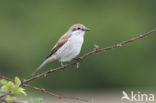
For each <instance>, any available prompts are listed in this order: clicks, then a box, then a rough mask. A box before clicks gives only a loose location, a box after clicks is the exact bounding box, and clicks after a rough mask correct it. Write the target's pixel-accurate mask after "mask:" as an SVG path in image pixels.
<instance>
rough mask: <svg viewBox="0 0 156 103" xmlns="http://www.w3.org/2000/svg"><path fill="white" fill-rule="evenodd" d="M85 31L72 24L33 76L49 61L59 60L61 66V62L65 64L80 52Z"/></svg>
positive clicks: (82, 26) (80, 26) (85, 29)
mask: <svg viewBox="0 0 156 103" xmlns="http://www.w3.org/2000/svg"><path fill="white" fill-rule="evenodd" d="M86 31H88V28H87V27H85V26H84V25H82V24H74V25H73V26H71V27H70V28H69V30H68V31H67V32H66V33H65V34H64V35H62V37H61V38H60V39H59V40H58V42H57V43H56V45H55V46H54V47H53V48H52V50H51V52H50V54H49V55H48V56H47V58H46V59H45V61H44V62H43V63H42V64H41V65H40V66H39V67H38V68H37V69H36V70H35V71H34V73H33V74H35V73H36V72H38V71H39V70H40V69H41V68H42V67H43V66H44V65H45V64H47V63H48V62H50V61H54V60H59V61H60V62H61V64H62V62H67V61H70V60H72V59H73V58H75V57H76V56H77V55H78V54H79V53H80V51H81V47H82V44H83V41H84V34H85V32H86Z"/></svg>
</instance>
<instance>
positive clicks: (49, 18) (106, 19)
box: [0, 0, 156, 90]
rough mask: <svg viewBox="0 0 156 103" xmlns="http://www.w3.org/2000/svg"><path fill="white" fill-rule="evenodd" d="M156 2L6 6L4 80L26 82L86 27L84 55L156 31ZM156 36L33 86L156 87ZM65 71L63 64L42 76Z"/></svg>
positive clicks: (69, 0)
mask: <svg viewBox="0 0 156 103" xmlns="http://www.w3.org/2000/svg"><path fill="white" fill-rule="evenodd" d="M155 4H156V0H141V1H140V0H1V2H0V74H3V75H6V76H9V77H15V76H18V77H20V78H22V79H27V78H29V77H31V73H32V72H33V71H34V70H35V69H36V68H37V67H38V66H39V65H40V63H41V62H42V61H43V60H44V58H45V57H46V56H47V55H48V53H49V51H50V50H51V48H52V47H53V46H54V44H55V43H56V42H57V40H58V39H59V37H60V36H61V35H62V34H64V33H65V32H66V31H67V30H68V28H69V27H70V26H71V25H73V24H75V23H81V24H84V25H85V26H86V27H88V28H90V29H91V31H90V32H87V33H86V35H85V42H84V45H83V48H82V51H81V54H80V55H83V54H84V53H86V52H89V51H91V50H93V48H94V44H97V45H99V46H100V47H101V48H102V47H107V46H111V45H113V44H116V43H119V42H120V41H124V40H128V39H130V38H131V37H135V36H138V35H140V34H143V33H145V32H147V31H149V30H151V29H152V28H155V27H156V20H155V19H156V12H155V11H156V6H155ZM155 45H156V33H153V34H151V35H150V36H148V37H146V38H143V39H140V40H137V41H135V42H133V43H129V44H127V45H125V46H123V47H122V48H117V49H113V50H110V51H106V52H104V53H99V54H96V55H92V56H90V57H88V58H86V59H85V60H83V61H82V62H81V63H80V68H79V69H76V67H75V66H72V67H70V68H69V69H66V70H65V71H58V72H55V73H52V74H50V75H48V76H47V77H46V78H40V79H38V80H34V81H33V82H31V84H32V85H35V86H39V87H44V88H46V89H49V90H58V89H59V90H69V89H71V90H73V89H74V90H80V89H81V90H90V89H120V88H136V87H138V88H144V87H145V88H146V87H149V88H155V87H156V80H155V78H156V46H155ZM58 66H60V63H59V62H58V61H55V62H53V63H50V64H48V65H47V66H45V67H44V69H42V70H41V71H40V73H41V72H43V71H46V70H49V69H50V68H55V67H58Z"/></svg>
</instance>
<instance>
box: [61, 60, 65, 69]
mask: <svg viewBox="0 0 156 103" xmlns="http://www.w3.org/2000/svg"><path fill="white" fill-rule="evenodd" d="M61 66H62V67H63V66H64V64H63V62H61ZM63 71H65V70H64V69H63Z"/></svg>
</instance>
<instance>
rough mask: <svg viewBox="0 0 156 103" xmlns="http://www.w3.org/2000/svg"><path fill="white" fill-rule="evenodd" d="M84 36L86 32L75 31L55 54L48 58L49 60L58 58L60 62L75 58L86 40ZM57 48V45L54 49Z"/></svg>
mask: <svg viewBox="0 0 156 103" xmlns="http://www.w3.org/2000/svg"><path fill="white" fill-rule="evenodd" d="M83 36H84V32H75V33H73V34H72V35H71V36H70V37H69V38H68V40H67V41H66V42H65V43H64V44H63V45H62V46H61V47H60V48H59V49H58V50H57V51H56V52H55V53H54V54H52V55H51V56H49V57H48V58H47V59H48V61H53V60H56V59H58V60H59V61H60V62H67V61H70V60H71V59H73V58H75V57H76V56H77V55H78V54H79V53H80V51H81V47H82V44H83V41H84V39H83ZM55 48H56V45H55V46H54V48H53V49H55ZM53 49H52V50H53Z"/></svg>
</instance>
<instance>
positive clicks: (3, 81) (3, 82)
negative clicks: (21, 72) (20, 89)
mask: <svg viewBox="0 0 156 103" xmlns="http://www.w3.org/2000/svg"><path fill="white" fill-rule="evenodd" d="M0 83H1V84H2V85H6V84H7V83H8V82H7V81H6V80H4V79H2V80H1V82H0Z"/></svg>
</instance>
